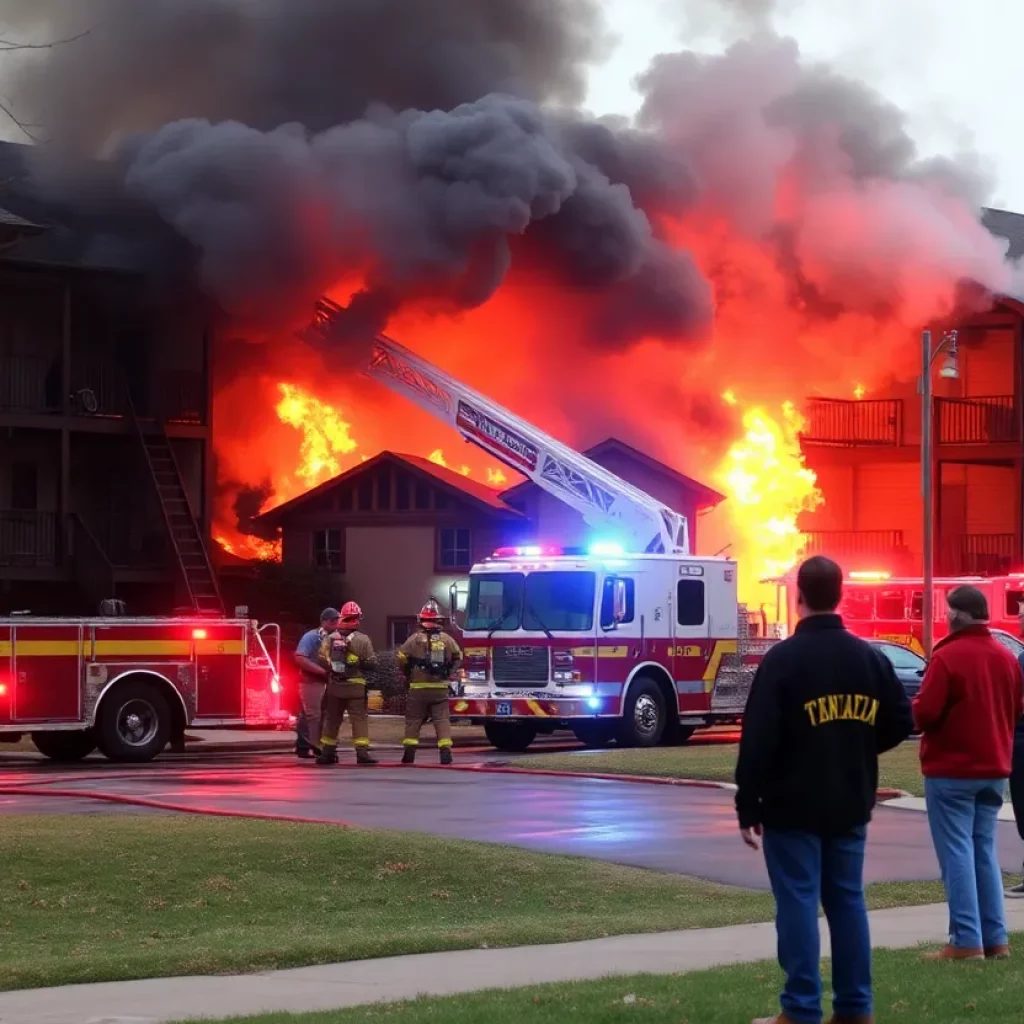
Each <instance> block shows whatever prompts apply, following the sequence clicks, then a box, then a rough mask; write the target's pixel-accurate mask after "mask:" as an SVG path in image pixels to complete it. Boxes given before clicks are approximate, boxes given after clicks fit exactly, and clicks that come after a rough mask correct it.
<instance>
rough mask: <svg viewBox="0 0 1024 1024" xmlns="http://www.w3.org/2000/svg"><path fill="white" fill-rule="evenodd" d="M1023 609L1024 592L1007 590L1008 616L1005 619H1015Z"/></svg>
mask: <svg viewBox="0 0 1024 1024" xmlns="http://www.w3.org/2000/svg"><path fill="white" fill-rule="evenodd" d="M1021 608H1024V590H1019V589H1014V588H1010V587H1008V588H1007V590H1006V614H1005V615H1004V616H1003V617H1004V618H1007V619H1015V618H1017V615H1018V614H1019V613H1020V610H1021Z"/></svg>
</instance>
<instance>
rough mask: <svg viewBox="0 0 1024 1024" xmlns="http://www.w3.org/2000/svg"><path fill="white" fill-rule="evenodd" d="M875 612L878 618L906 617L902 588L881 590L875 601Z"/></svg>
mask: <svg viewBox="0 0 1024 1024" xmlns="http://www.w3.org/2000/svg"><path fill="white" fill-rule="evenodd" d="M875 614H876V615H877V617H878V618H880V619H903V618H906V614H907V612H906V607H905V605H904V602H903V591H902V590H881V591H879V593H878V598H877V599H876V601H875Z"/></svg>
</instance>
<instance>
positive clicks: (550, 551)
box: [492, 544, 565, 558]
mask: <svg viewBox="0 0 1024 1024" xmlns="http://www.w3.org/2000/svg"><path fill="white" fill-rule="evenodd" d="M563 554H565V551H564V550H563V549H562V548H560V547H558V546H557V545H555V544H546V545H543V544H521V545H519V546H518V547H506V548H498V549H497V550H496V551H495V552H494V554H493V556H492V557H493V558H550V557H551V556H552V555H563Z"/></svg>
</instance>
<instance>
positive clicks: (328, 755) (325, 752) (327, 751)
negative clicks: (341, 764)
mask: <svg viewBox="0 0 1024 1024" xmlns="http://www.w3.org/2000/svg"><path fill="white" fill-rule="evenodd" d="M316 763H317V764H337V763H338V748H337V747H336V746H334V745H333V744H332V743H325V744H324V745H323V749H322V750H321V751H320V753H319V754H318V755H317V759H316Z"/></svg>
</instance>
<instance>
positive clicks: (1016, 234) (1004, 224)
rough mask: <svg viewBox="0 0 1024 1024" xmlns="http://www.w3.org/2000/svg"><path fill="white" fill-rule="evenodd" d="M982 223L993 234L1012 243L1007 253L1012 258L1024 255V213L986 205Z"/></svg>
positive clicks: (982, 214)
mask: <svg viewBox="0 0 1024 1024" xmlns="http://www.w3.org/2000/svg"><path fill="white" fill-rule="evenodd" d="M981 223H982V224H984V225H985V227H986V228H987V229H988V230H989V232H990V233H991V234H993V235H998V236H999V237H1000V238H1005V239H1006V240H1007V241H1008V242H1009V243H1010V248H1009V250H1008V251H1007V253H1006V255H1007V256H1008V257H1009V258H1010V259H1017V257H1019V256H1024V215H1022V214H1019V213H1011V212H1010V211H1009V210H992V209H989V208H987V207H986V208H985V209H984V210H982V211H981Z"/></svg>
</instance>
